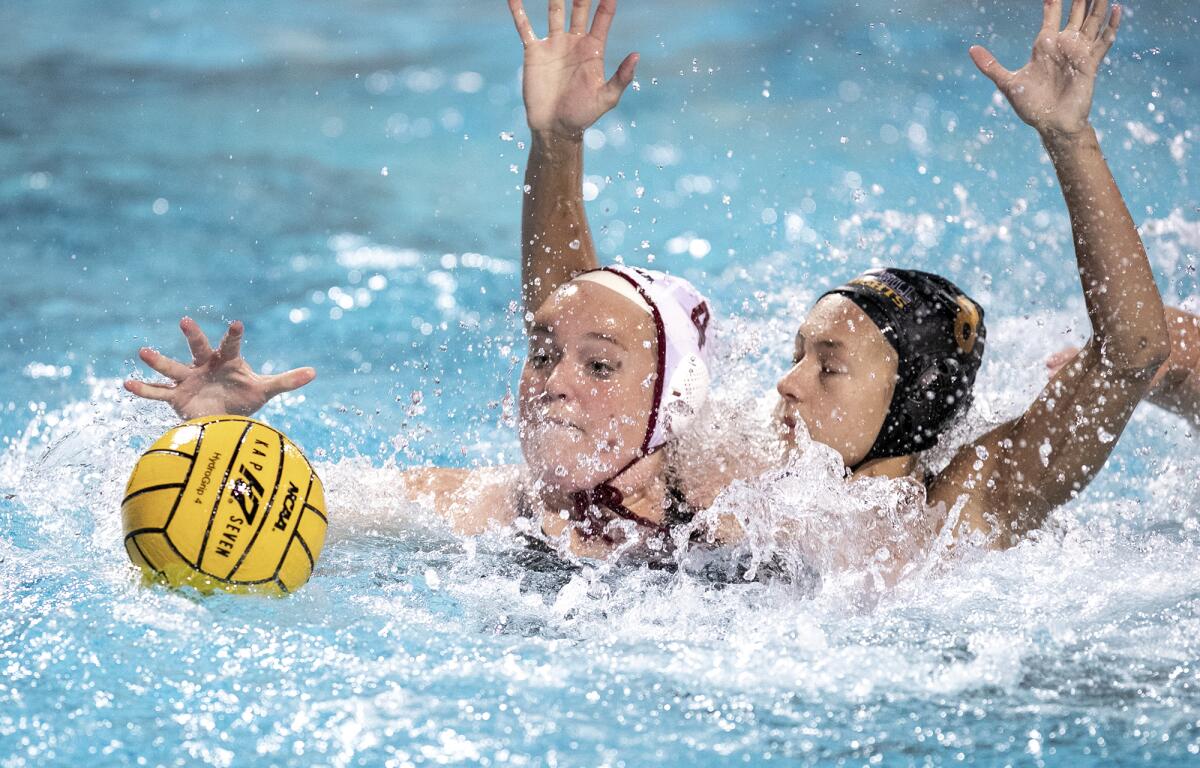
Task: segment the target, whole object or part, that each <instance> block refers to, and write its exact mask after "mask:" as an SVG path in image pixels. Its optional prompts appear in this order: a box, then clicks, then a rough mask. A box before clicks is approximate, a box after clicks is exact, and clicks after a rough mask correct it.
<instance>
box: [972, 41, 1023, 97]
mask: <svg viewBox="0 0 1200 768" xmlns="http://www.w3.org/2000/svg"><path fill="white" fill-rule="evenodd" d="M969 53H970V54H971V61H973V62H975V66H977V67H979V71H980V72H982V73H983V74H985V75H987V78H988V79H989V80H991V81H992V82H993V83H995V84H996V86H997V87H998V88H1000V90H1001V91H1003V90H1004V88H1005V86H1006V85H1007V83H1008V81H1009V79H1010V78H1011V77H1012V74H1013V73H1012V72H1009V71H1008V70H1007V69H1005V68H1004V67H1002V66H1001V65H1000V62H998V61H996V57H995V56H993V55H992V52H991V51H989V50H988V49H987V48H984V47H983V46H982V45H973V46H971V50H970V51H969Z"/></svg>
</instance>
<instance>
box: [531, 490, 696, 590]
mask: <svg viewBox="0 0 1200 768" xmlns="http://www.w3.org/2000/svg"><path fill="white" fill-rule="evenodd" d="M667 500H668V506H667V509H666V513H665V514H664V515H663V522H662V523H650V522H649V521H643V520H640V519H638V518H636V517H634V516H632V514H631V513H629V511H628V510H626V509H625V508H624V507H621V509H622V510H623V513H617V512H614V511H613V510H608V509H606V510H605V511H608V512H610V513H611V516H610V517H608V519H607V520H604V522H605V523H606V524H607V523H608V522H611V521H612V520H618V519H626V520H633V521H634V522H635V523H637V524H638V525H641V526H644V527H645V526H649V527H652V528H654V529H655V530H656V533H657V535H656V536H654V537H653V538H652V539H651V540H650V542H648V543H649V544H653V545H656V547H654V548H652V547H650V546H642V547H639V548H638V550H637V555H638V556H639V557H638V561H639V562H644V563H645V564H646V565H648V566H649V567H651V568H654V569H656V570H674V569H675V567H676V563H675V557H674V554H675V545H674V540H673V539H672V538H671V536H670V531H671V530H673V529H674V528H675V527H676V526H679V525H685V524H687V523H690V522H691V521H692V518H694V517H695V516H696V509H695V508H694V507H693V506H692V505H690V504H688V502H687V499H686V498H685V497H684V495H683V492H682V491H680V490H679V489H678V488H676V487H674V486H668V488H667ZM517 508H518V512H517V517H519V518H524V519H526V520H529V521H530V527H531V528H534V527H535V526H537V525H538V522H539V521H538V519H537V517H536V516H535V515H534V511H533V507H532V506H531V505H530V504H529V500H528V499H527V498H526V497H525V496H524V495H522V496H521V499H520V501H519V502H518V505H517ZM589 521H590V522H591V523H592V527H593V528H594V527H595V525H596V524H597V523H598V522H600V519H599V518H598V517H597V516H594V515H593V516H591V517H590V518H589ZM518 535H520V536H521V538H522V539H524V540H525V545H526V549H527V550H528V552H529V554H530V555H533V557H529V558H525V557H522V560H526V559H528V560H529V563H530V565H531V566H533V567H536V568H537V569H538V570H542V569H543V568H544V567H545V566H546V565H547V564H548V561H549V560H550V559H551V558H553V559H555V560H557V561H558V564H559V567H561V566H563V565H566V566H572V567H577V566H574V564H572V563H570V562H569V561H567V560H565V559H563V557H562V555H561V554H560V553H559V551H558V550H557V549H556V548H555V547H553V546H551V544H550V543H549V541H548V540H547V538H546V536H545V534H544V533H543V532H542V531H541V528H540V527H537V528H536V529H535V530H534V531H533V532H532V533H530V532H526V531H519V532H518ZM592 535H594V536H598V537H603V538H605V540H607V541H613V539H612V538H610V537H609V536H608V534H605V533H600V532H597V533H594V534H592Z"/></svg>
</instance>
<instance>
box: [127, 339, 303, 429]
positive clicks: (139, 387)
mask: <svg viewBox="0 0 1200 768" xmlns="http://www.w3.org/2000/svg"><path fill="white" fill-rule="evenodd" d="M179 328H180V330H182V331H183V335H184V337H186V338H187V342H188V346H189V347H190V348H191V350H192V364H191V365H184V364H183V363H181V362H179V361H178V360H172V359H171V358H169V357H167V356H166V355H163V354H161V353H160V352H157V351H155V350H153V349H150V348H149V347H143V348H142V349H141V350H139V351H138V357H140V358H141V359H142V362H144V363H145V364H146V365H148V366H150V367H151V368H153V369H154V370H155V371H158V372H159V373H161V374H162V375H163V376H166V377H167V378H168V379H171V381H173V382H174V384H153V383H150V382H145V381H138V380H137V379H129V380H127V381H126V382H125V389H127V390H129V391H130V392H132V393H133V394H135V395H137V396H138V397H144V398H146V399H148V400H161V401H163V402H165V403H167V404H169V405H170V406H171V407H172V408H173V409H175V413H176V414H178V415H179V417H180V418H182V419H195V418H199V417H201V416H217V415H222V414H234V415H238V416H249V415H250V414H252V413H254V412H255V411H257V410H258V409H259V408H261V407H263V405H265V404H266V402H267V401H268V400H270V399H271V398H273V397H275V396H276V395H279V394H282V393H284V392H291V391H292V390H294V389H299V388H300V387H303V386H304V385H305V384H307V383H309V382H310V381H312V380H313V379H314V378H316V375H317V372H316V371H315V370H313V369H312V368H296V369H293V370H290V371H287V372H285V373H279V374H275V375H273V376H269V375H262V374H257V373H255V372H254V370H253V369H252V368H250V365H249V364H248V363H247V362H246V360H245V359H244V358H243V357H242V352H241V347H242V333H243V332H244V330H245V329H244V327H243V326H242V323H241V322H240V321H237V320H235V321H234V322H232V323H230V324H229V330H228V331H226V333H225V337H224V338H223V339H221V344H220V346H219V347H218V348H217V349H216V350H215V351H214V350H213V348H212V346H211V345H210V344H209V343H208V337H207V336H205V335H204V332H203V331H201V330H200V326H199V325H197V324H196V321H195V320H192V319H191V318H190V317H185V318H183V319H182V320H181V321H180V322H179Z"/></svg>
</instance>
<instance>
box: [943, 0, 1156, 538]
mask: <svg viewBox="0 0 1200 768" xmlns="http://www.w3.org/2000/svg"><path fill="white" fill-rule="evenodd" d="M1061 6H1062V3H1061V0H1048V2H1046V4H1045V20H1044V24H1043V27H1042V30H1041V32H1040V33H1039V34H1038V38H1037V41H1036V42H1035V43H1034V50H1033V56H1032V58H1031V60H1030V62H1029V63H1028V64H1027V65H1026V66H1025V67H1022V68H1021V69H1020V70H1018V71H1017V72H1008V71H1007V70H1005V69H1004V68H1003V67H1002V66H1000V64H999V63H997V62H996V59H995V57H993V56H992V55H991V54H990V53H988V52H987V51H986V50H985V49H983V48H980V47H975V48H973V49H972V50H971V57H972V58H973V59H974V60H975V63H976V64H977V65H978V66H979V68H980V70H982V71H983V72H984V74H986V75H987V76H988V77H989V78H991V79H992V80H993V82H995V83H996V85H997V86H998V87H999V88H1000V90H1001V92H1003V93H1004V95H1005V96H1006V97H1007V98H1008V100H1009V102H1010V103H1011V104H1012V106H1013V109H1014V110H1015V111H1016V112H1017V114H1018V115H1019V116H1020V117H1021V119H1023V120H1024V121H1025V122H1027V123H1029V124H1030V125H1031V126H1033V127H1034V128H1036V129H1037V131H1038V133H1039V134H1040V135H1041V138H1042V142H1043V144H1044V145H1045V148H1046V151H1047V153H1048V154H1049V155H1050V159H1051V160H1052V161H1053V163H1054V168H1055V171H1056V172H1057V174H1058V178H1059V182H1060V184H1061V186H1062V191H1063V196H1064V198H1065V199H1066V203H1067V210H1068V212H1069V213H1070V217H1071V228H1072V232H1073V234H1074V240H1075V254H1076V259H1077V262H1078V268H1079V275H1080V279H1081V282H1082V285H1083V292H1084V299H1085V302H1086V304H1087V311H1088V318H1089V320H1090V321H1091V326H1092V337H1091V339H1090V341H1089V342H1088V343H1087V345H1086V346H1085V347H1084V349H1083V350H1082V351H1081V352H1080V354H1079V355H1078V356H1077V357H1076V359H1075V360H1074V361H1073V362H1072V363H1071V364H1070V365H1068V366H1065V367H1064V368H1063V369H1062V370H1061V371H1059V373H1058V374H1057V375H1055V376H1054V378H1053V379H1052V380H1051V381H1050V383H1049V385H1048V386H1047V387H1046V388H1045V389H1044V390H1043V391H1042V393H1041V395H1040V396H1039V397H1038V398H1037V400H1036V401H1035V402H1034V403H1033V405H1032V406H1031V407H1030V408H1029V410H1028V411H1026V413H1025V414H1024V415H1023V416H1021V417H1020V418H1019V419H1017V420H1016V421H1014V422H1012V423H1010V424H1007V425H1004V426H1002V427H1000V428H998V429H997V430H994V431H993V432H992V433H990V434H989V435H987V436H986V437H984V438H983V440H981V441H978V442H977V443H976V444H974V445H973V446H968V448H967V449H965V450H964V451H962V452H961V453H960V455H959V456H958V457H956V459H955V461H954V462H952V463H951V466H950V467H949V468H948V469H947V471H946V472H945V473H943V475H942V476H940V477H939V478H938V481H937V483H936V484H935V490H936V492H937V495H938V496H940V497H942V499H943V500H948V499H949V498H952V497H953V495H954V494H953V493H952V492H950V491H952V490H954V489H955V486H958V488H959V489H960V490H962V491H963V492H966V493H967V495H968V498H969V501H968V504H967V508H966V514H965V517H964V519H963V520H962V522H961V523H960V525H965V526H967V527H969V528H983V529H985V530H987V529H990V528H992V527H994V526H998V527H999V528H1000V529H1001V533H1002V534H1003V533H1007V534H1010V537H1009V538H1008V539H1007V540H1004V537H1003V536H1002V537H1001V540H999V541H997V542H996V543H997V544H999V545H1001V546H1004V545H1007V544H1009V543H1011V541H1012V538H1011V535H1019V534H1022V533H1024V532H1026V531H1029V530H1032V529H1034V528H1037V527H1038V526H1039V525H1041V523H1042V522H1043V521H1044V520H1045V518H1046V516H1047V515H1048V514H1049V513H1050V511H1051V510H1053V509H1054V508H1055V507H1057V506H1058V505H1060V504H1062V503H1064V502H1066V501H1068V500H1070V499H1071V498H1073V497H1074V496H1075V495H1077V494H1078V492H1079V491H1081V490H1082V489H1083V488H1084V487H1085V486H1087V484H1088V483H1089V482H1090V481H1091V479H1092V478H1093V477H1094V476H1095V475H1096V473H1097V472H1098V471H1099V470H1100V468H1101V467H1102V466H1103V465H1104V463H1105V461H1106V460H1107V458H1108V456H1109V454H1110V453H1111V452H1112V449H1113V447H1114V446H1115V444H1116V439H1117V437H1118V436H1119V435H1120V434H1121V432H1122V430H1123V429H1124V428H1125V425H1126V423H1127V422H1128V421H1129V417H1130V416H1131V415H1132V413H1133V409H1134V407H1136V406H1137V404H1138V402H1139V401H1140V400H1141V399H1142V397H1143V396H1144V395H1145V394H1146V392H1147V391H1148V389H1149V386H1150V381H1151V379H1152V378H1153V376H1154V372H1155V371H1156V370H1157V368H1158V366H1159V365H1160V364H1161V363H1162V362H1163V360H1165V359H1166V357H1167V354H1168V352H1169V341H1168V337H1167V329H1166V323H1165V321H1164V317H1163V306H1162V300H1161V298H1160V296H1159V293H1158V289H1157V287H1156V286H1155V283H1154V275H1153V272H1152V270H1151V268H1150V263H1149V260H1148V259H1147V258H1146V252H1145V249H1144V248H1143V246H1142V242H1141V238H1140V237H1139V236H1138V233H1137V229H1136V227H1135V226H1134V223H1133V219H1132V217H1131V216H1130V215H1129V211H1128V209H1127V208H1126V206H1125V202H1124V200H1123V199H1122V197H1121V193H1120V191H1119V190H1118V189H1117V185H1116V182H1115V181H1114V180H1113V177H1112V173H1111V171H1110V170H1109V167H1108V164H1107V162H1105V159H1104V155H1103V154H1102V153H1101V151H1100V144H1099V142H1098V140H1097V138H1096V133H1095V131H1094V130H1093V129H1092V126H1091V125H1090V123H1089V122H1088V113H1089V112H1090V110H1091V101H1092V89H1093V86H1094V82H1095V76H1096V71H1097V69H1098V68H1099V65H1100V63H1101V62H1102V61H1103V58H1104V55H1105V54H1106V53H1107V51H1108V49H1109V48H1110V47H1111V45H1112V42H1113V40H1115V39H1116V34H1117V27H1118V26H1119V24H1120V17H1121V14H1120V9H1119V8H1116V9H1114V10H1113V13H1112V16H1111V17H1110V18H1109V19H1108V21H1107V24H1106V23H1105V17H1106V13H1107V10H1108V2H1107V0H1098V1H1097V2H1095V3H1094V4H1093V6H1092V7H1091V8H1090V9H1088V8H1087V7H1086V3H1085V2H1084V0H1074V2H1073V3H1072V6H1071V13H1070V19H1069V21H1068V22H1067V25H1066V28H1065V29H1063V30H1061V31H1060V30H1059V25H1060V20H1061V13H1062V9H1061ZM943 482H944V483H945V484H946V485H945V486H943Z"/></svg>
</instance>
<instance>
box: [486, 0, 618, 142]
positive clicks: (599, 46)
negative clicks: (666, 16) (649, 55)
mask: <svg viewBox="0 0 1200 768" xmlns="http://www.w3.org/2000/svg"><path fill="white" fill-rule="evenodd" d="M508 8H509V10H510V11H512V17H513V22H514V23H515V24H516V25H517V33H518V34H519V35H520V36H521V42H522V43H523V44H524V45H525V65H524V69H523V92H524V97H525V114H526V118H527V119H528V121H529V127H530V129H531V130H533V131H535V132H537V131H549V132H552V133H554V134H557V135H560V136H562V137H565V138H578V137H579V136H581V135H582V134H583V131H584V129H586V128H587V127H588V126H590V125H592V124H593V123H595V122H596V121H597V120H599V119H600V117H601V116H602V115H604V113H605V112H608V111H609V110H610V109H612V108H613V107H615V106H616V105H617V102H619V101H620V100H621V94H623V93H624V92H625V89H626V88H627V87H628V86H629V84H630V83H631V82H633V72H634V69H635V68H636V67H637V60H638V55H637V54H636V53H631V54H629V55H628V56H626V57H625V59H624V61H622V62H621V65H620V66H619V67H617V71H616V73H615V74H614V75H613V76H612V77H611V78H609V79H608V80H605V79H604V46H605V43H606V42H607V40H608V30H609V27H611V26H612V21H613V16H614V15H615V14H616V11H617V0H600V4H599V5H598V6H597V8H596V17H595V19H593V21H592V27H591V30H588V28H587V21H588V11H589V10H590V8H591V0H572V2H571V21H570V26H569V27H567V26H566V25H565V21H566V0H550V10H549V16H550V25H549V26H550V29H549V32H548V34H547V36H546V37H545V38H543V39H539V38H538V36H537V35H536V34H534V31H533V26H532V25H531V24H530V23H529V17H528V16H526V14H525V6H524V4H523V3H522V0H508Z"/></svg>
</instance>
